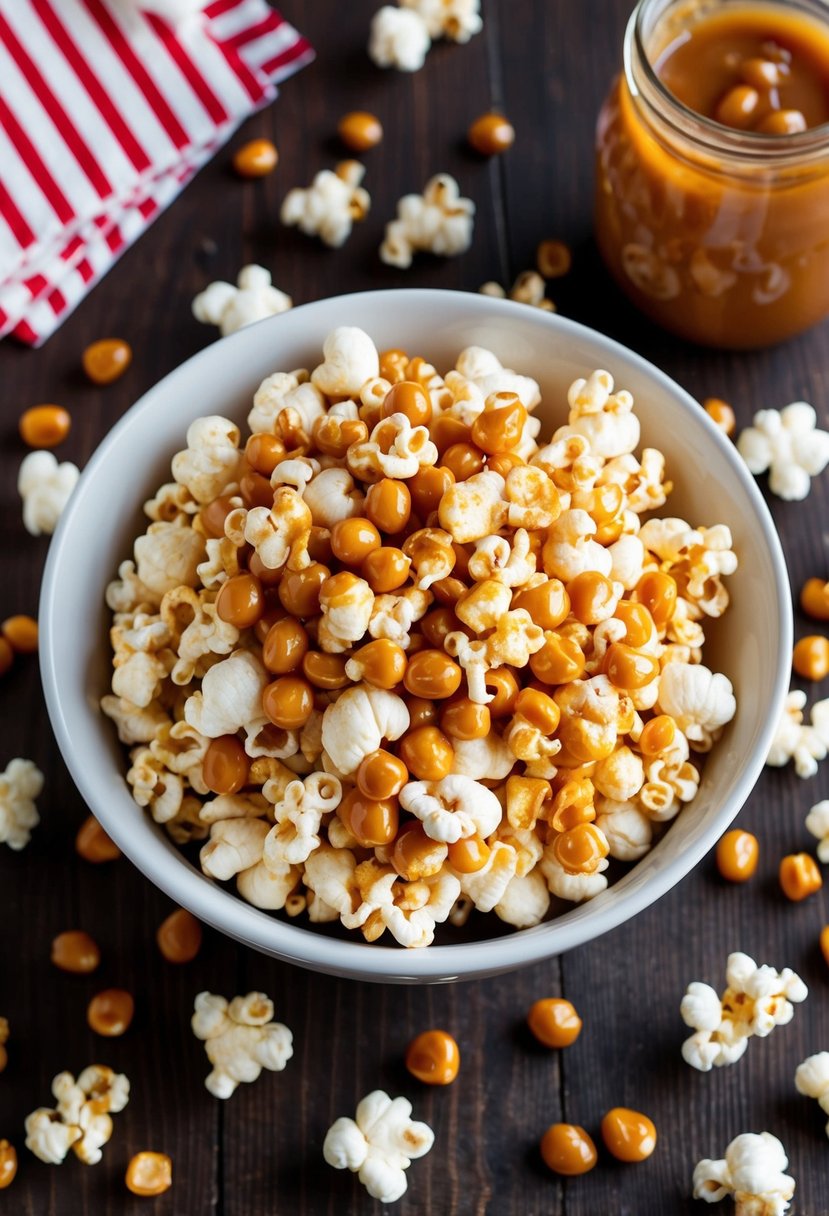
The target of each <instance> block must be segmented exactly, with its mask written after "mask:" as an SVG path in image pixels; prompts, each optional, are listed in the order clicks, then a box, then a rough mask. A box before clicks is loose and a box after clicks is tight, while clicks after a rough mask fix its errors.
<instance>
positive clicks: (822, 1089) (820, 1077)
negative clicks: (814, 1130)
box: [794, 1051, 829, 1136]
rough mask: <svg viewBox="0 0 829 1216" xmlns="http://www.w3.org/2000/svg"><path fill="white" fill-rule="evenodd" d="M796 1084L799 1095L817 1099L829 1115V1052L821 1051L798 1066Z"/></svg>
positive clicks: (824, 1111) (828, 1126) (827, 1133)
mask: <svg viewBox="0 0 829 1216" xmlns="http://www.w3.org/2000/svg"><path fill="white" fill-rule="evenodd" d="M794 1083H795V1086H796V1088H797V1092H798V1093H799V1094H803V1096H804V1097H806V1098H815V1099H816V1100H817V1101H818V1102H819V1103H820V1109H821V1110H822V1111H823V1113H824V1114H825V1115H829V1051H819V1052H818V1053H817V1055H814V1056H809V1058H808V1059H806V1060H804V1061H803V1063H802V1064H798V1066H797V1072H796V1073H795V1074H794ZM826 1135H827V1136H829V1123H827V1124H826Z"/></svg>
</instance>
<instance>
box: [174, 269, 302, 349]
mask: <svg viewBox="0 0 829 1216" xmlns="http://www.w3.org/2000/svg"><path fill="white" fill-rule="evenodd" d="M293 303H294V302H293V300H292V299H291V297H290V296H289V295H286V293H285V292H284V291H280V290H279V288H278V287H274V285H273V280H272V278H271V272H270V271H269V270H266V269H265V267H264V266H256V265H250V266H243V267H242V269H241V270H240V271H239V274H238V275H237V278H236V286H235V287H234V286H233V284H232V283H225V282H224V281H223V280H221V279H219V280H217V281H216V282H215V283H211V284H210V286H209V287H206V288H205V290H204V291H202V292H200V293H199V294H198V295H197V296H196V298H195V299H194V300H193V316H194V317H195V318H196V320H197V321H201V323H202V324H203V325H217V326H218V328H219V332H220V333H221V335H222V337H223V338H225V337H227V335H228V334H235V333H236V331H237V329H243V328H244V327H245V326H246V325H253V324H254V322H255V321H262V320H263V319H264V318H265V317H275V316H278V314H279V313H282V312H287V311H288V310H289V309H290V308H293Z"/></svg>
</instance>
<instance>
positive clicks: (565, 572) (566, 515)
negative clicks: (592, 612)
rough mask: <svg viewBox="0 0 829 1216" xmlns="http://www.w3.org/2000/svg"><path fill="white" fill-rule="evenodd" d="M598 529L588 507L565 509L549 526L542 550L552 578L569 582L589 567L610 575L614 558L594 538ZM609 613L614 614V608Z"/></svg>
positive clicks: (547, 570) (546, 569)
mask: <svg viewBox="0 0 829 1216" xmlns="http://www.w3.org/2000/svg"><path fill="white" fill-rule="evenodd" d="M597 531H598V528H597V526H596V524H595V522H594V521H593V520H592V519H591V518H590V516H589V515H588V514H587V512H586V511H581V510H569V511H563V512H562V514H561V515H560V516H559V517H558V519H557V520H555V522H554V523H553V525H552V527H551V528H550V530H549V532H548V534H547V540H546V541H545V543H544V549H543V552H542V558H543V561H544V570H545V572H546V573H547V574H548V575H549V576H550V578H560V579H561V581H562V582H563V583H569V582H570V580H571V579H574V578H576V577H577V575H579V574H584V573H585V572H586V571H588V570H595V571H596V572H597V573H599V574H603V575H604V576H605V577H606V578H607V577H608V576H609V575H610V572H611V570H612V568H613V558H612V556H611V554H610V551H609V550H608V549H605V547H604V545H600V544H599V543H598V541H595V540H593V539H592V538H593V537H594V536H595V534H596V532H597ZM620 594H621V588H620ZM610 615H611V616H612V615H613V613H612V611H611V613H610Z"/></svg>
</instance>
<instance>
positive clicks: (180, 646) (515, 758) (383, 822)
mask: <svg viewBox="0 0 829 1216" xmlns="http://www.w3.org/2000/svg"><path fill="white" fill-rule="evenodd" d="M443 7H444V8H446V9H447V10H448V8H449V7H450V6H443ZM457 11H460V9H458V10H457ZM420 201H421V202H422V200H420ZM467 218H468V217H467ZM540 403H541V388H540V386H539V384H538V382H537V381H535V380H533V379H532V378H531V377H528V376H524V375H522V374H521V373H520V372H518V371H515V370H513V369H511V368H508V367H504V366H503V364H502V363H501V361H500V360H499V359H498V357H497V356H496V355H495V354H494V353H493V352H492V351H490V350H487V349H485V348H483V347H478V346H471V347H467V348H466V349H465V350H463V351H461V352H460V354H459V355H458V357H457V360H456V366H455V367H454V368H451V369H449V370H448V371H446V373H445V375H442V374H441V373H440V372H439V371H438V370H437V369H436V368H435V367H434V366H433V365H432V364H430V363H428V362H427V361H426V360H425V359H424V358H422V357H421V356H420V355H416V356H414V357H409V355H408V354H407V353H405V352H404V351H403V350H398V349H393V350H385V351H383V353H382V355H381V354H380V352H378V350H377V347H376V345H375V343H374V341H373V340H372V338H371V336H370V335H369V334H367V333H365V332H364V331H363V330H361V329H358V328H355V327H353V326H346V325H343V326H340V327H338V328H337V329H335V330H333V332H331V333H330V334H328V336H327V337H326V339H325V341H324V344H323V349H322V357H321V361H320V362H319V364H318V365H317V366H316V367H314V368H313V369H312V370H311V371H310V372H309V371H308V370H304V369H301V368H300V369H296V370H293V371H284V372H283V371H276V372H273V373H272V374H271V375H269V376H267V377H266V378H265V379H264V380H263V381H262V383H261V384H260V385H259V388H258V389H257V391H256V393H255V396H254V399H253V408H252V409H251V410H250V412H249V415H248V426H249V427H250V428H252V432H253V433H252V436H251V438H250V439H249V440H247V443H246V442H245V438H246V436H243V435H242V433H241V430H240V428H239V427H238V426H237V425H236V423H235V422H234V421H233V420H232V419H228V418H223V417H221V416H219V415H212V416H208V417H204V418H199V419H196V420H195V421H194V422H193V423H192V424H191V426H190V427H189V429H188V431H187V436H186V439H187V442H186V446H185V447H183V449H182V450H181V451H180V452H178V453H177V454H176V456H175V457H174V458H173V462H172V480H171V479H170V477H169V475H168V477H167V480H166V481H165V482H164V484H163V485H161V486H160V488H159V489H158V490H157V492H156V493H155V495H153V496H152V497H151V498H149V499H148V501H147V502H146V504H145V514H146V515H147V516H148V519H149V523H148V524H147V525H146V530H145V531H144V533H143V534H142V535H141V536H139V537H138V538H137V539H136V541H135V542H134V546H133V553H132V557H131V558H129V559H128V560H125V561H123V562H121V564H120V566H119V567H118V577H117V578H116V579H114V580H113V582H112V583H110V584H109V586H108V587H107V592H106V599H107V603H108V605H109V606H110V608H111V609H112V611H113V614H114V616H113V621H112V627H111V631H110V642H111V646H112V651H113V675H112V691H111V693H109V694H107V695H106V696H105V697H103V698H102V702H101V708H102V711H103V712H104V713H105V714H106V715H107V716H108V717H110V718H111V719H112V720H113V722H114V723H115V725H116V727H117V730H118V735H119V738H120V739H121V740H122V742H124V743H125V744H127V746H128V747H129V749H130V751H129V761H128V768H127V772H126V780H127V784H128V786H129V787H130V789H131V791H132V795H133V798H134V800H135V801H136V803H137V804H138V805H139V806H141V807H143V808H146V811H147V813H148V814H149V815H151V816H152V818H153V819H154V820H155V822H157V823H160V824H163V825H164V827H165V830H166V831H167V832H168V834H169V835H170V836H171V838H172V839H173V841H174V842H176V843H177V844H181V845H183V844H189V843H198V844H199V862H200V865H201V869H202V872H203V873H204V874H205V875H206V876H208V877H209V878H210V879H211V880H213V881H216V882H222V883H230V882H233V883H235V887H236V890H237V891H238V894H239V896H240V897H241V898H242V899H245V900H247V901H248V903H250V904H252V905H253V906H254V907H257V908H261V909H263V910H266V911H269V912H276V911H279V910H283V909H284V910H285V912H286V913H287V915H289V916H291V917H298V916H301V915H307V917H308V920H309V922H310V923H311V924H320V923H326V922H329V921H337V920H339V922H340V923H341V924H342V925H343V926H344V927H345V928H346V929H347V930H349V931H356V932H359V933H360V934H361V935H362V937H363V938H364V939H365V940H366V941H367V942H375V941H377V940H379V939H380V938H381V937H382V936H383V935H384V934H386V933H388V935H389V937H390V938H392V939H393V940H394V941H395V942H396V943H397V944H399V945H401V946H403V947H405V948H407V949H422V948H424V947H427V946H429V945H430V944H431V943H432V942H433V940H434V938H435V935H436V931H437V926H438V925H440V924H444V923H446V922H447V921H449V922H450V923H451V924H453V925H457V924H461V923H463V920H464V919H465V917H466V916H467V915H468V914H469V910H470V909H471V908H473V907H474V908H475V909H476V910H477V911H480V912H483V913H488V912H493V911H494V912H495V914H496V915H497V916H498V917H500V918H501V919H502V920H503V921H504V922H506V923H507V924H510V925H513V926H515V927H516V928H524V927H529V926H531V925H535V924H538V923H539V922H540V921H541V920H543V919H544V918H545V917H546V916H547V915H548V914H549V910H550V907H551V901H552V899H553V898H555V899H557V900H565V901H571V902H576V903H578V902H580V901H582V900H586V899H591V898H593V897H594V896H596V895H598V894H600V893H601V892H602V891H604V890H605V889H606V887H607V885H608V877H607V875H608V873H609V857H611V856H612V857H614V858H615V859H618V860H619V861H624V862H627V863H630V862H635V861H637V860H639V859H640V858H641V857H643V856H644V855H645V853H647V851H648V850H649V849H650V848H651V847H652V846H653V845H654V843H655V842H656V841H657V840H658V839H659V836H660V834H661V833H662V832H663V831H664V830H666V827H667V825H668V824H669V823H670V822H671V821H672V820H673V819H674V818H676V816H677V815H679V814H680V813H681V811H682V809H683V807H684V806H685V805H686V804H687V803H690V802H691V801H692V800H693V799H694V798H695V796H696V794H697V791H698V788H699V783H700V772H699V768H698V767H697V765H696V764H694V763H692V761H691V759H690V755H691V748H693V749H694V751H695V752H705V751H707V750H708V749H709V748H710V747H712V746H713V745H714V744H715V743H716V741H717V739H718V738H719V736H720V733H721V732H722V730H723V728H724V726H725V725H726V723H727V722H728V721H730V719H731V718H732V717H733V715H734V712H735V710H736V704H735V700H734V696H733V692H732V689H731V684H730V682H729V681H728V679H727V677H726V676H724V675H721V674H717V673H714V672H712V671H710V670H709V669H708V668H707V667H705V666H704V665H703V663H702V658H703V648H704V645H705V633H704V628H703V623H702V622H704V621H705V620H707V619H708V618H709V617H718V616H720V615H721V614H722V613H723V612H725V611H726V610H727V608H728V604H729V593H728V588H727V582H728V578H729V576H730V575H731V574H732V573H733V572H734V570H735V569H736V565H737V557H736V555H735V553H734V551H733V544H732V537H731V533H730V531H729V529H728V528H727V527H725V526H723V525H720V524H716V523H712V524H711V525H710V526H705V527H702V526H695V525H694V524H693V523H692V522H688V521H686V520H684V519H680V518H678V517H671V518H664V519H663V518H659V517H658V516H656V515H654V514H653V511H654V508H656V507H659V506H661V505H662V504H663V503H664V502H665V501H666V499H667V496H668V495H669V494H670V492H671V490H672V485H671V482H670V481H669V480H668V479H667V476H666V469H665V460H664V457H663V455H662V453H661V452H658V451H657V450H656V449H652V448H645V449H643V450H642V451H641V454H640V455H637V454H636V449H637V448H638V445H639V441H640V433H639V423H638V421H637V420H636V416H635V414H634V412H633V401H632V399H631V396H630V394H629V393H627V392H626V391H625V390H624V389H617V388H616V387H615V385H614V383H613V381H612V379H611V377H610V376H609V375H608V373H606V372H602V371H595V372H592V373H591V374H590V375H588V376H586V377H583V378H580V379H579V380H576V381H575V382H574V383H573V385H572V386H571V388H570V390H569V393H568V395H567V402H566V406H565V405H564V403H563V402H562V405H563V406H564V409H563V416H564V419H565V425H563V426H560V427H559V428H558V430H556V431H555V432H554V433H553V436H552V439H551V441H550V442H548V443H546V444H545V445H544V446H539V442H538V440H539V435H540V427H541V423H540V420H539V419H538V418H536V417H534V411H535V410H536V408H537V407H538V406H539V404H540ZM444 428H446V430H445V431H444ZM453 428H461V429H460V430H459V431H458V433H459V434H466V433H468V434H469V435H470V436H471V441H472V442H473V443H474V444H475V445H476V446H477V450H478V451H479V452H480V456H479V457H476V458H475V459H476V461H477V460H479V461H480V465H479V466H478V467H479V471H477V472H475V473H473V474H472V475H471V476H468V477H463V478H461V479H460V480H456V481H453V482H452V483H451V484H449V485H447V484H446V482H447V480H448V478H446V477H445V476H444V475H443V474H441V473H440V471H439V467H438V466H439V459H438V458H439V453H441V452H442V451H443V450H444V447H443V446H441V444H442V443H444V441H445V440H446V439H447V438H451V437H452V436H453V434H454V430H453ZM444 446H445V444H444ZM516 462H518V463H516ZM646 513H647V519H646V521H645V522H642V521H641V520H640V516H642V515H645V514H646ZM263 585H264V591H263ZM277 591H278V595H277ZM277 599H278V602H279V612H280V613H282V615H281V616H280V619H279V620H278V622H277V623H276V625H274V623H273V617H272V612H273V610H274V609H275V606H276V602H277ZM436 699H437V700H438V701H441V700H445V704H444V705H442V706H441V712H440V716H439V718H438V720H437V721H436V722H435V723H434V725H432V724H431V722H424V718H423V709H422V705H421V701H422V700H425V701H426V702H427V703H428V702H432V701H435V700H436ZM827 704H829V703H827ZM820 719H821V710H820V708H819V707H818V709H817V710H816V728H815V729H817V724H818V723H819V722H820ZM810 729H811V728H810ZM395 745H396V746H395ZM812 750H814V749H812ZM571 770H572V771H575V772H577V774H578V775H577V776H572V775H571V776H569V778H568V776H567V774H568V772H570V771H571ZM560 773H561V776H560V775H559V774H560ZM475 866H477V867H478V868H477V869H476V868H475ZM752 966H753V964H752ZM767 970H769V971H770V969H767ZM764 974H765V972H764ZM771 974H772V975H775V976H776V973H771ZM777 978H778V979H780V978H781V977H777ZM784 978H785V977H783V979H784ZM783 979H781V983H782V982H783ZM712 995H713V998H714V1003H715V1005H716V1020H715V1022H714V1024H713V1026H712V1027H711V1029H710V1032H708V1033H707V1037H706V1036H705V1035H703V1038H704V1040H705V1041H704V1043H703V1044H700V1046H699V1049H698V1051H699V1054H700V1055H705V1051H703V1048H705V1050H706V1051H708V1053H709V1054H711V1052H713V1053H714V1054H717V1053H719V1052H720V1051H721V1050H722V1051H725V1050H726V1047H728V1046H729V1045H730V1043H731V1040H730V1039H728V1040H727V1042H726V1047H723V1046H722V1044H721V1042H720V1040H725V1039H726V1037H727V1036H726V1035H725V1032H721V1031H720V1023H721V1022H722V1021H723V1019H724V1018H725V1014H724V1013H723V1010H722V1002H720V1001H719V999H718V998H717V997H716V994H712ZM207 999H208V998H207V997H205V1000H207ZM214 999H216V1000H218V998H209V1000H210V1001H213V1000H214ZM263 999H264V998H263ZM782 999H783V998H782V996H781V1002H782ZM210 1008H212V1006H210ZM222 1008H223V1009H224V1008H225V1006H224V1005H222ZM231 1008H232V1007H231ZM783 1008H784V1006H783V1005H782V1004H781V1005H780V1006H779V1009H778V1020H781V1018H782V1014H780V1012H779V1010H780V1009H783ZM789 1008H790V1006H789ZM224 1016H225V1015H224V1013H223V1014H222V1017H224ZM269 1016H270V1013H269V1014H268V1015H267V1017H269ZM713 1016H714V1015H713V1013H710V1015H709V1020H710V1019H711V1018H713ZM267 1017H266V1019H265V1020H267ZM228 1018H229V1020H228V1022H227V1025H228V1026H230V1027H232V1026H233V1025H234V1023H233V1017H232V1014H231V1015H228ZM725 1020H726V1022H728V1021H732V1022H733V1021H734V1018H733V1017H731V1018H725ZM706 1026H707V1022H706ZM695 1028H696V1027H695ZM237 1029H239V1033H240V1035H241V1034H242V1032H244V1035H243V1037H244V1038H245V1040H246V1041H247V1039H249V1038H250V1037H251V1035H250V1034H249V1033H248V1032H251V1034H252V1029H251V1027H250V1026H249V1025H245V1026H241V1027H237ZM253 1029H254V1030H255V1029H256V1028H255V1027H254V1028H253ZM715 1030H716V1031H717V1033H716V1034H715V1033H714V1031H715ZM752 1032H753V1033H761V1031H759V1030H754V1031H752ZM257 1033H258V1032H257ZM234 1034H235V1031H234ZM236 1037H239V1036H236ZM732 1037H733V1036H732ZM253 1038H254V1039H256V1035H253ZM233 1041H235V1040H228V1042H233ZM257 1041H258V1040H257ZM712 1045H713V1046H712ZM250 1050H251V1051H253V1050H254V1048H253V1047H251V1048H250ZM257 1058H258V1057H257ZM709 1066H710V1065H709ZM217 1068H218V1065H217ZM216 1085H217V1086H218V1087H219V1088H220V1089H222V1091H223V1092H224V1091H225V1089H226V1087H227V1082H226V1081H225V1080H222V1079H221V1078H219V1079H218V1080H216Z"/></svg>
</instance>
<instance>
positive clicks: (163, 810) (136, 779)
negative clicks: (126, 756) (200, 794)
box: [127, 747, 184, 823]
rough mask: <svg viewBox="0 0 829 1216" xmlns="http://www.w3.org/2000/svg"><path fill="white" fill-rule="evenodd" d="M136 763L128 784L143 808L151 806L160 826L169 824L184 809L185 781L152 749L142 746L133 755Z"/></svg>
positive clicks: (130, 770) (131, 768)
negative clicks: (169, 769)
mask: <svg viewBox="0 0 829 1216" xmlns="http://www.w3.org/2000/svg"><path fill="white" fill-rule="evenodd" d="M130 758H131V760H132V764H131V765H130V768H129V769H128V770H127V784H128V785H129V786H130V787H131V789H132V796H133V798H134V799H135V801H136V802H137V803H138V805H139V806H144V807H147V808H148V810H149V811H150V814H151V815H152V817H153V819H154V820H155V822H156V823H169V822H170V820H171V819H174V818H175V817H176V815H177V814H178V813H179V811H180V810H181V804H182V801H183V799H184V781H183V779H182V778H181V777H180V776H179V775H178V773H171V772H169V771H168V770H167V768H166V767H165V765H164V763H163V761H162V760H161V759H160V758H159V757H158V756H155V755H153V753H152V752H151V750H150V749H149V748H148V747H138V748H136V749H135V750H134V751H133V752H131V754H130Z"/></svg>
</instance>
